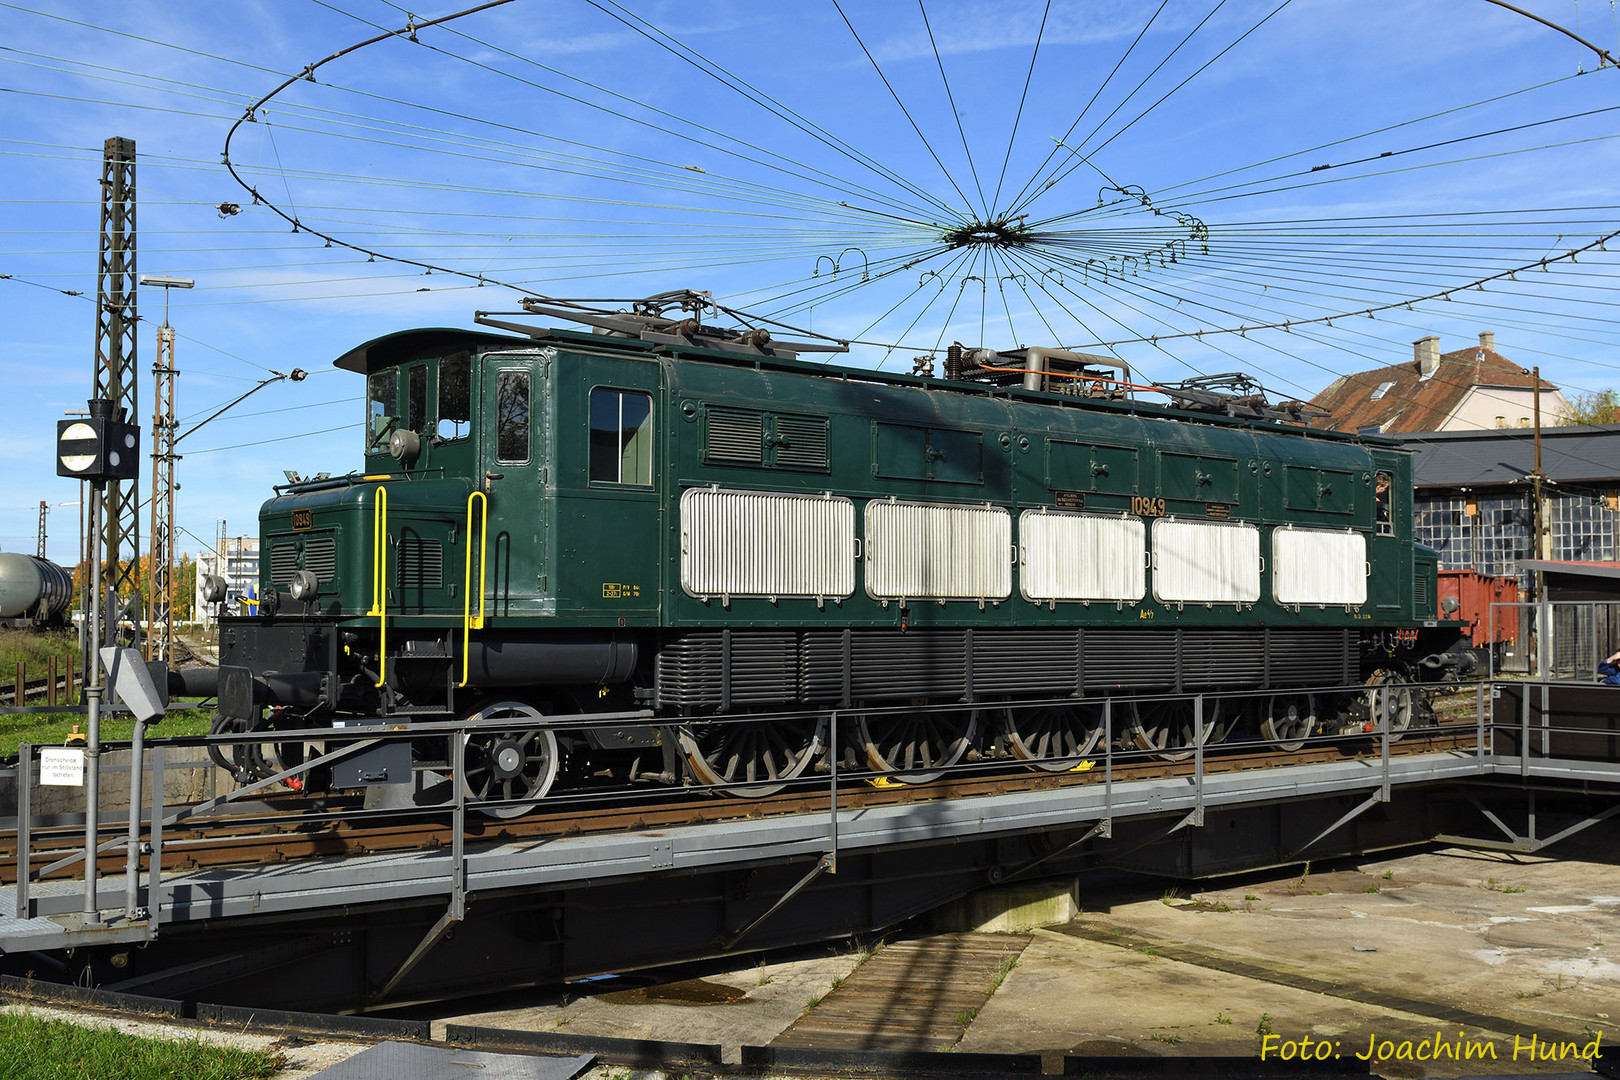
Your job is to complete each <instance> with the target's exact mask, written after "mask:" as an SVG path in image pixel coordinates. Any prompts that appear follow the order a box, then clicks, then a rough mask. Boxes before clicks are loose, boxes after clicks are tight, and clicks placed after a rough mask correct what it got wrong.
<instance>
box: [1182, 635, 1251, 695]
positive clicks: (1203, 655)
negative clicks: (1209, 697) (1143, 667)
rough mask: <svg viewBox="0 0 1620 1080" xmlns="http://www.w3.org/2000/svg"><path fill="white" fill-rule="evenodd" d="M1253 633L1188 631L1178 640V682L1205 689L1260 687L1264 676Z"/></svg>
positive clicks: (1191, 687)
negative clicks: (1179, 646)
mask: <svg viewBox="0 0 1620 1080" xmlns="http://www.w3.org/2000/svg"><path fill="white" fill-rule="evenodd" d="M1259 639H1260V635H1259V633H1258V632H1257V631H1254V630H1187V631H1184V632H1183V633H1182V637H1181V682H1182V685H1183V686H1184V687H1187V688H1189V689H1196V688H1200V687H1206V686H1211V687H1213V686H1222V687H1240V686H1259V685H1260V683H1261V679H1262V677H1263V675H1264V672H1265V656H1264V654H1263V650H1262V649H1261V648H1260V640H1259Z"/></svg>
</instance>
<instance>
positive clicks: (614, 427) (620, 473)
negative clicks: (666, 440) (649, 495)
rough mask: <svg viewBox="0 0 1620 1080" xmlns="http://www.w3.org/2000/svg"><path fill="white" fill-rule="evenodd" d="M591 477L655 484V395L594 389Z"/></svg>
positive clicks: (620, 482)
mask: <svg viewBox="0 0 1620 1080" xmlns="http://www.w3.org/2000/svg"><path fill="white" fill-rule="evenodd" d="M590 467H591V473H590V476H591V479H592V480H602V481H605V482H607V483H610V484H639V485H642V486H649V485H651V484H652V397H651V396H650V395H648V394H643V393H638V392H636V391H634V390H610V389H607V388H605V387H600V386H599V387H597V388H596V389H594V390H592V391H591V463H590Z"/></svg>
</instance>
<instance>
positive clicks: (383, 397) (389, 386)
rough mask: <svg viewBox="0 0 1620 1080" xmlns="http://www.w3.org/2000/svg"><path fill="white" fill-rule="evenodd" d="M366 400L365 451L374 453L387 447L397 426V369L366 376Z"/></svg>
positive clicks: (385, 369)
mask: <svg viewBox="0 0 1620 1080" xmlns="http://www.w3.org/2000/svg"><path fill="white" fill-rule="evenodd" d="M366 398H367V400H368V403H367V405H366V451H367V452H368V453H374V452H377V451H380V450H382V449H383V448H385V447H386V446H387V445H388V436H390V435H392V434H393V433H394V429H395V428H396V427H398V426H399V369H397V368H384V369H383V370H382V371H373V372H372V373H371V374H370V375H369V376H367V377H366Z"/></svg>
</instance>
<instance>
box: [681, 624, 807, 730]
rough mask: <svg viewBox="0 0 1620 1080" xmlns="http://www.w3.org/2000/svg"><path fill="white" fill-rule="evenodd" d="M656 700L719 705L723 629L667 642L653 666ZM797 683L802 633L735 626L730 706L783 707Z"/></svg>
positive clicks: (691, 705)
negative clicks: (741, 628)
mask: <svg viewBox="0 0 1620 1080" xmlns="http://www.w3.org/2000/svg"><path fill="white" fill-rule="evenodd" d="M654 674H655V679H656V688H657V694H658V703H659V705H661V706H664V707H673V708H681V709H692V710H700V709H715V708H719V707H720V706H721V704H722V703H723V702H724V700H725V690H726V679H727V671H726V648H725V639H724V635H723V633H722V632H721V631H718V630H707V631H701V632H699V633H694V634H687V635H686V636H684V637H682V638H681V639H679V640H677V641H672V642H669V643H668V644H666V645H665V646H664V647H663V648H662V649H661V650H659V653H658V660H657V662H656V663H655V665H654ZM798 685H799V635H798V633H797V631H793V630H736V631H733V632H732V635H731V666H730V689H731V706H732V708H733V709H735V708H738V707H740V706H752V705H780V704H786V703H788V702H791V701H793V700H794V698H795V696H796V695H797V693H798Z"/></svg>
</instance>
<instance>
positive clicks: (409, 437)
mask: <svg viewBox="0 0 1620 1080" xmlns="http://www.w3.org/2000/svg"><path fill="white" fill-rule="evenodd" d="M421 452H422V437H421V436H420V435H418V434H417V433H416V432H414V431H406V430H404V429H400V430H398V431H396V432H394V433H393V434H392V435H390V436H389V437H388V454H389V456H390V457H392V458H393V459H394V460H395V461H397V462H399V463H400V464H401V465H410V464H411V462H413V461H415V460H416V455H418V454H420V453H421Z"/></svg>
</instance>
